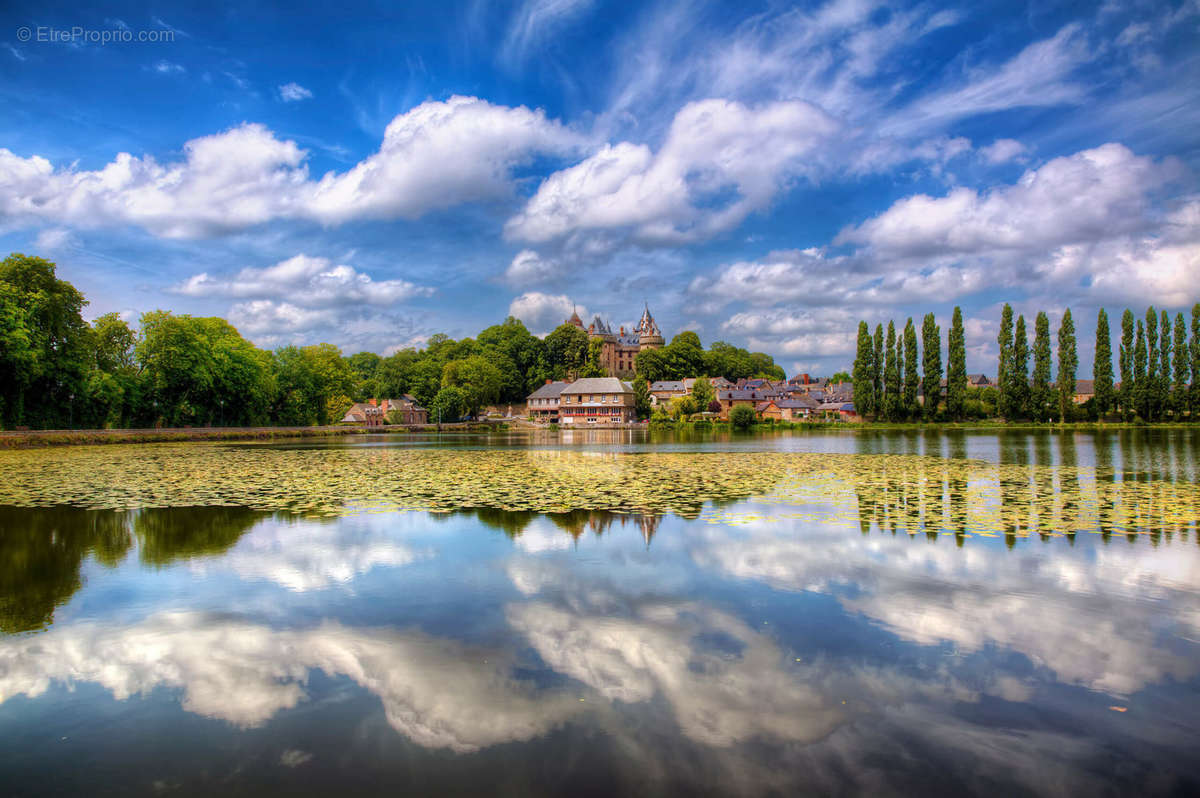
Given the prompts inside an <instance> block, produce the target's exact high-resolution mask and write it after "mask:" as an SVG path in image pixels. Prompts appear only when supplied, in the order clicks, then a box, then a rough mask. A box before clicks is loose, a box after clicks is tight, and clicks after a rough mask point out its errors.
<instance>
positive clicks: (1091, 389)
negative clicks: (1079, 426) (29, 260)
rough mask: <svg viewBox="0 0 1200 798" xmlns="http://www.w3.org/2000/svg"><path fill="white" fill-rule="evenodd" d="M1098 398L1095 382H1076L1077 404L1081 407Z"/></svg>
mask: <svg viewBox="0 0 1200 798" xmlns="http://www.w3.org/2000/svg"><path fill="white" fill-rule="evenodd" d="M1095 398H1096V381H1095V380H1075V404H1077V405H1081V404H1083V403H1084V402H1086V401H1088V400H1089V399H1095Z"/></svg>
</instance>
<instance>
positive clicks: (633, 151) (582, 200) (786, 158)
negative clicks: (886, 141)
mask: <svg viewBox="0 0 1200 798" xmlns="http://www.w3.org/2000/svg"><path fill="white" fill-rule="evenodd" d="M836 129H837V125H836V124H835V123H834V122H833V120H832V119H831V118H829V117H828V116H827V115H825V114H824V113H823V112H822V111H820V110H819V109H818V108H816V107H814V106H812V105H809V104H808V103H804V102H799V101H785V102H776V103H771V104H768V105H764V106H761V107H757V108H751V107H747V106H745V105H742V104H741V103H737V102H730V101H726V100H705V101H702V102H696V103H690V104H689V105H687V106H685V107H684V108H682V109H680V111H679V112H678V113H677V114H676V115H675V119H674V121H673V123H672V125H671V129H670V131H669V133H668V135H667V139H666V141H665V142H664V143H663V146H662V147H661V148H660V149H659V151H658V152H657V153H654V152H651V150H650V148H649V147H647V146H646V145H644V144H633V143H630V142H621V143H619V144H615V145H605V146H604V147H602V148H601V150H600V151H599V152H597V153H595V154H594V155H592V156H591V157H589V158H587V159H586V160H584V161H583V162H581V163H579V164H576V165H575V166H572V167H569V168H567V169H563V170H561V171H559V172H556V173H554V174H552V175H550V176H549V177H548V178H546V180H545V181H543V182H542V184H541V186H539V188H538V191H537V193H536V194H535V195H534V196H533V197H532V198H531V199H530V200H529V202H528V203H527V204H526V205H525V208H524V209H523V210H522V211H521V212H520V213H519V214H517V215H516V216H514V217H512V218H511V219H509V221H508V223H507V224H506V225H505V235H506V236H507V237H509V238H512V239H518V240H525V241H533V242H545V241H551V240H559V239H564V238H567V237H568V236H571V235H573V234H583V235H585V236H586V235H588V234H591V233H596V232H599V233H609V232H614V231H615V232H623V233H626V234H628V235H629V237H630V238H631V239H632V240H633V241H635V242H637V243H641V244H647V245H663V244H680V243H686V242H691V241H698V240H702V239H705V238H709V237H711V236H713V235H716V234H718V233H721V232H725V231H727V230H730V229H732V228H733V227H735V226H737V225H738V224H740V223H741V222H742V220H743V219H745V218H746V216H748V215H749V214H750V213H752V212H754V211H757V210H761V209H763V208H765V207H767V206H768V205H769V204H770V203H771V201H772V200H773V199H774V198H775V197H776V196H777V195H778V194H779V193H780V192H781V191H783V190H784V189H785V188H786V187H787V186H788V184H789V183H790V182H791V181H792V180H795V179H797V178H799V177H801V176H804V175H806V174H812V173H813V172H814V171H815V163H814V161H815V160H816V157H817V150H818V148H819V147H820V146H821V144H822V143H823V142H825V141H826V140H828V138H829V137H830V136H831V135H832V134H833V133H834V132H835V131H836Z"/></svg>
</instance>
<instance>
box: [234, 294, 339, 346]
mask: <svg viewBox="0 0 1200 798" xmlns="http://www.w3.org/2000/svg"><path fill="white" fill-rule="evenodd" d="M227 318H228V319H229V323H230V324H232V325H233V326H234V327H237V328H238V330H239V331H240V332H242V333H243V334H248V335H254V336H277V335H284V334H288V333H303V332H310V331H312V330H315V329H316V328H318V327H326V326H331V325H333V324H336V323H337V321H338V316H337V314H336V313H334V312H333V311H331V310H313V309H311V308H302V307H298V306H296V305H293V304H291V303H290V302H274V301H272V300H270V299H255V300H253V301H251V302H239V303H237V304H236V305H234V306H233V307H231V308H230V309H229V313H228V314H227ZM268 340H269V341H271V342H273V341H274V339H273V338H268Z"/></svg>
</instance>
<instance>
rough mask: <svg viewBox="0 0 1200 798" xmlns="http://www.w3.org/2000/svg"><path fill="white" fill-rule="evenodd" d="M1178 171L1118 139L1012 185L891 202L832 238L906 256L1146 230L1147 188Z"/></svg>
mask: <svg viewBox="0 0 1200 798" xmlns="http://www.w3.org/2000/svg"><path fill="white" fill-rule="evenodd" d="M1177 174H1179V167H1178V166H1177V165H1176V164H1175V163H1174V162H1170V161H1168V162H1164V163H1156V162H1155V161H1154V160H1153V159H1151V158H1148V157H1145V156H1138V155H1134V154H1133V153H1132V152H1131V151H1130V150H1129V149H1128V148H1127V147H1125V146H1123V145H1121V144H1115V143H1113V144H1105V145H1103V146H1101V147H1097V148H1096V149H1092V150H1084V151H1082V152H1079V153H1076V154H1075V155H1070V156H1065V157H1061V158H1055V159H1054V160H1052V161H1050V162H1048V163H1046V164H1045V165H1044V166H1042V167H1041V168H1039V169H1036V170H1031V171H1028V172H1026V173H1025V174H1024V175H1022V177H1021V179H1020V180H1018V181H1017V183H1016V184H1015V185H1012V186H1005V187H1001V188H997V189H993V190H992V191H990V192H985V193H979V192H977V191H975V190H973V189H969V188H956V189H954V190H953V191H951V192H950V193H949V194H948V195H946V196H945V197H939V198H934V197H930V196H927V195H924V194H921V195H916V196H912V197H907V198H905V199H902V200H899V201H897V202H896V203H895V204H893V205H892V207H890V208H889V209H888V210H886V211H884V212H883V213H881V214H879V215H878V216H876V217H874V218H872V219H869V220H868V221H866V222H864V223H862V224H860V225H858V226H857V227H850V228H847V229H846V230H843V231H842V232H841V233H840V234H839V235H838V237H837V238H836V239H835V243H839V244H844V243H849V244H864V245H869V246H871V247H873V248H875V249H878V250H881V251H884V252H887V253H891V254H896V255H909V256H925V255H935V254H947V253H980V252H988V251H993V250H1025V251H1029V250H1038V249H1041V250H1046V249H1048V248H1050V247H1054V246H1058V245H1063V244H1070V243H1075V242H1079V241H1095V240H1102V239H1105V238H1110V237H1112V236H1113V235H1114V234H1118V233H1123V232H1131V231H1134V230H1138V229H1144V228H1145V227H1146V226H1147V224H1148V221H1149V220H1148V218H1147V215H1148V211H1149V210H1150V207H1151V203H1150V198H1151V194H1152V192H1154V191H1156V190H1157V189H1159V188H1161V187H1162V186H1163V185H1165V184H1166V183H1167V182H1169V181H1170V180H1171V179H1172V178H1173V177H1174V176H1176V175H1177Z"/></svg>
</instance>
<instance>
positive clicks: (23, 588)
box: [0, 507, 132, 634]
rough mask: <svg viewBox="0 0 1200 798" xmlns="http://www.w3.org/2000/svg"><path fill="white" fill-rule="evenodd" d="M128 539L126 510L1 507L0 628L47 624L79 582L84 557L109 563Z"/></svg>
mask: <svg viewBox="0 0 1200 798" xmlns="http://www.w3.org/2000/svg"><path fill="white" fill-rule="evenodd" d="M131 543H132V541H131V539H130V535H129V519H128V515H127V514H126V513H119V512H113V511H111V510H78V509H74V508H70V507H54V508H15V507H0V585H3V589H2V591H0V631H3V632H6V633H9V634H14V633H16V632H27V631H31V630H34V629H44V628H45V627H47V626H49V625H50V624H51V623H53V621H54V610H55V608H56V607H59V606H62V605H63V604H65V603H66V602H67V601H69V600H70V598H71V597H72V596H73V595H75V591H77V590H79V588H80V587H81V586H82V584H83V580H82V578H81V576H80V568H81V567H82V565H83V560H84V558H85V557H87V556H88V555H89V554H91V555H92V556H94V557H95V558H96V560H98V561H99V562H102V563H104V564H105V565H108V566H113V565H116V564H117V563H118V562H120V560H121V558H122V557H124V556H125V552H127V551H128V550H129V547H130V545H131Z"/></svg>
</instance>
